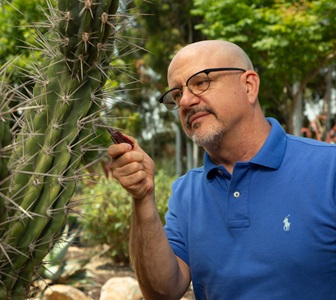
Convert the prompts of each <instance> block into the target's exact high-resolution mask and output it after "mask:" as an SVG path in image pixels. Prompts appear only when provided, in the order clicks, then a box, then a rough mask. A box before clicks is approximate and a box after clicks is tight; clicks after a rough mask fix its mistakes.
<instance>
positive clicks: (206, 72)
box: [159, 67, 247, 110]
mask: <svg viewBox="0 0 336 300" xmlns="http://www.w3.org/2000/svg"><path fill="white" fill-rule="evenodd" d="M220 71H242V72H244V73H245V72H246V71H247V70H245V69H243V68H234V67H232V68H231V67H229V68H209V69H204V70H202V71H199V72H197V73H195V74H193V75H191V76H190V77H189V78H188V80H187V81H186V84H185V85H183V86H181V87H175V88H172V89H170V90H168V91H167V92H165V93H164V94H163V95H162V96H161V97H160V98H159V102H160V103H162V104H165V103H164V102H163V99H164V97H165V96H166V95H167V94H169V93H171V92H172V91H174V90H179V91H180V92H181V93H182V94H183V87H187V88H188V89H189V91H190V92H191V93H193V94H194V95H200V94H202V93H204V92H205V91H207V90H208V88H209V87H210V83H209V85H208V87H207V88H206V89H205V90H204V91H202V92H200V93H198V94H195V93H194V92H193V91H192V90H191V89H190V88H189V86H188V83H189V81H190V80H191V79H192V78H193V77H195V76H197V75H198V74H201V73H205V74H206V75H207V76H208V75H209V74H210V73H212V72H220ZM178 107H179V105H177V104H176V107H174V108H172V109H170V110H174V109H177V108H178ZM167 108H168V107H167ZM168 109H169V108H168Z"/></svg>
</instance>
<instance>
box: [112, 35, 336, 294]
mask: <svg viewBox="0 0 336 300" xmlns="http://www.w3.org/2000/svg"><path fill="white" fill-rule="evenodd" d="M168 84H169V87H170V90H169V91H168V92H167V93H166V94H164V95H163V96H162V97H161V99H160V102H162V103H164V104H165V105H166V106H167V107H168V108H173V107H177V108H178V113H179V116H180V119H181V122H182V125H183V128H184V130H185V132H186V134H187V135H188V136H189V137H190V138H191V139H193V141H194V142H196V143H197V144H198V145H200V146H202V147H203V148H204V149H205V150H206V153H205V156H204V166H203V167H201V168H198V169H194V170H190V171H189V172H188V173H187V174H186V175H184V176H182V177H181V178H179V179H178V180H177V181H176V182H175V183H174V184H173V191H172V195H171V198H170V200H169V211H168V213H167V215H166V223H167V224H166V226H165V228H163V227H162V225H161V222H160V218H159V215H158V213H157V209H156V206H155V195H154V181H153V180H154V172H155V166H154V163H153V161H152V160H151V159H150V158H149V156H148V155H147V154H146V153H145V152H144V151H143V150H142V149H141V148H140V147H139V145H138V144H137V143H136V142H135V141H134V142H135V145H134V148H133V149H132V148H131V146H130V145H127V144H119V145H112V146H111V147H110V148H109V150H108V154H109V156H110V157H111V158H112V162H111V170H112V172H113V176H114V177H115V178H116V179H117V180H118V181H119V182H120V184H121V185H122V186H123V187H124V188H125V189H126V190H127V191H128V192H129V193H130V194H131V195H132V197H133V204H134V205H133V220H132V232H131V240H130V249H131V250H130V251H131V258H132V261H133V264H134V267H135V270H136V273H137V276H138V280H139V284H140V286H141V289H142V292H143V294H144V297H145V299H158V300H161V299H180V297H182V296H183V294H184V293H185V291H186V289H187V288H188V286H189V283H190V281H191V280H192V282H193V287H194V292H195V296H196V299H213V300H217V299H229V300H232V299H239V300H241V299H247V300H252V299H305V300H306V299H336V147H335V146H333V145H329V144H325V143H320V142H317V141H313V140H309V139H304V138H300V137H294V136H290V135H286V133H285V132H284V130H283V129H282V127H281V126H280V124H279V123H278V122H277V121H276V120H274V119H266V118H265V117H264V115H263V113H262V110H261V107H260V105H259V102H258V90H259V77H258V75H257V73H256V72H255V71H254V70H253V66H252V63H251V61H250V59H249V58H248V56H247V55H246V53H245V52H244V51H243V50H242V49H241V48H239V47H238V46H236V45H234V44H232V43H229V42H225V41H203V42H198V43H194V44H191V45H188V46H186V47H185V48H183V49H182V50H180V51H179V52H178V53H177V54H176V56H175V57H174V58H173V60H172V62H171V64H170V66H169V69H168Z"/></svg>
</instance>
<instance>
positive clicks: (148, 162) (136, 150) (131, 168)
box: [107, 136, 155, 200]
mask: <svg viewBox="0 0 336 300" xmlns="http://www.w3.org/2000/svg"><path fill="white" fill-rule="evenodd" d="M127 137H128V138H129V139H130V140H131V141H132V142H133V143H134V146H133V148H132V146H131V145H129V144H126V143H121V144H113V145H111V146H110V147H109V148H108V150H107V154H108V155H109V156H110V158H111V162H110V165H109V167H110V170H111V171H112V176H113V177H114V178H115V179H116V180H118V181H119V183H120V184H121V185H122V186H123V187H124V189H126V190H127V191H128V192H129V193H130V194H131V195H132V197H133V198H134V200H141V199H145V198H147V197H151V198H152V197H153V194H154V174H155V164H154V162H153V160H152V159H151V158H150V157H149V155H148V154H147V153H146V152H145V151H143V150H142V149H141V147H140V146H139V144H138V143H137V142H136V141H135V139H134V138H132V137H129V136H127Z"/></svg>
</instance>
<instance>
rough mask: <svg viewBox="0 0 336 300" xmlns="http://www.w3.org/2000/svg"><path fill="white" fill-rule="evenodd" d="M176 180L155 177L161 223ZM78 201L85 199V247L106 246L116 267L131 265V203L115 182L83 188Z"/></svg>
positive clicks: (104, 181) (163, 174)
mask: <svg viewBox="0 0 336 300" xmlns="http://www.w3.org/2000/svg"><path fill="white" fill-rule="evenodd" d="M173 180H174V177H172V176H169V175H167V172H165V171H164V170H162V169H161V170H159V171H158V173H157V175H156V177H155V189H156V201H157V207H158V211H159V214H160V217H161V220H162V222H163V223H164V215H165V213H166V211H167V205H168V198H169V195H170V188H171V184H172V182H173ZM77 197H79V198H83V202H84V204H83V205H82V206H81V210H82V217H81V218H80V220H79V222H80V224H81V227H82V232H81V239H82V242H83V243H84V244H85V245H88V246H93V245H104V244H107V245H108V246H109V247H110V249H111V253H110V255H111V256H112V257H113V259H114V260H115V262H117V263H124V264H128V263H129V254H128V249H129V248H128V242H129V234H130V224H131V212H132V199H131V197H130V196H129V194H128V193H127V192H126V191H125V190H124V189H123V188H122V187H121V186H120V185H119V184H118V183H117V182H116V181H114V180H111V179H107V178H103V177H102V178H101V179H100V180H99V181H98V182H97V183H96V184H93V185H92V184H90V185H84V186H81V188H80V191H79V193H78V194H77Z"/></svg>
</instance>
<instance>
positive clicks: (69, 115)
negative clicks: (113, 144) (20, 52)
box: [0, 0, 124, 299]
mask: <svg viewBox="0 0 336 300" xmlns="http://www.w3.org/2000/svg"><path fill="white" fill-rule="evenodd" d="M57 5H58V7H54V6H53V5H52V4H51V3H48V7H49V10H48V22H49V25H50V33H49V34H48V37H44V36H42V35H40V36H39V39H40V45H43V48H44V49H43V51H44V59H43V61H42V62H41V63H40V64H39V67H38V68H37V72H36V74H35V75H36V76H35V78H34V81H35V86H34V89H33V92H32V93H31V95H30V97H29V98H26V99H25V101H23V102H20V107H17V108H14V109H13V107H11V106H10V101H11V99H12V97H17V96H18V94H17V93H16V90H15V89H11V88H9V87H7V86H6V85H3V86H1V88H2V92H1V99H0V100H1V102H0V103H1V104H0V214H1V215H0V299H25V298H27V297H28V295H29V287H30V283H31V281H32V280H33V278H34V275H35V274H37V273H38V269H39V267H40V265H41V263H42V260H43V258H44V257H45V256H46V254H47V253H48V252H49V251H50V250H51V249H52V247H53V246H54V244H55V243H56V241H57V240H58V238H59V236H60V229H61V228H62V226H63V225H64V222H65V218H66V215H67V212H68V211H69V200H70V198H71V196H72V195H73V193H74V190H75V186H76V182H77V181H78V179H79V177H80V176H79V170H80V163H81V159H82V157H83V155H84V154H85V152H86V150H87V145H88V143H89V142H90V140H91V139H92V137H93V135H94V130H93V128H94V125H95V124H96V121H97V119H98V118H99V115H100V114H101V111H102V110H103V107H102V103H103V102H102V101H103V99H104V92H103V87H104V84H105V81H106V79H107V74H108V71H109V70H110V65H111V61H112V60H113V59H115V58H116V57H115V56H116V53H118V52H117V51H116V48H115V47H116V40H117V39H116V30H117V28H119V27H120V23H121V22H124V19H123V18H122V17H121V16H120V15H118V13H117V10H118V6H119V1H118V0H59V1H57ZM14 110H20V111H23V113H22V114H21V115H17V114H16V115H15V116H14V114H13V111H14Z"/></svg>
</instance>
